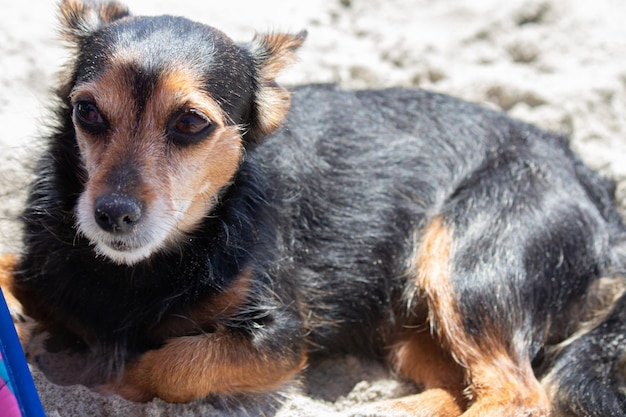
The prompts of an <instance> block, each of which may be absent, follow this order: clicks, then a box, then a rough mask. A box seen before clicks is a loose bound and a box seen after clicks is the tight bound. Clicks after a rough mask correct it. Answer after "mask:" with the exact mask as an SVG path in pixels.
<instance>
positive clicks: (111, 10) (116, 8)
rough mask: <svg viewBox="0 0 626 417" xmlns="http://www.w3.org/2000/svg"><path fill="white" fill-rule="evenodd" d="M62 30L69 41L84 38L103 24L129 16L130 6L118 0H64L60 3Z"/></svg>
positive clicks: (78, 41) (76, 42)
mask: <svg viewBox="0 0 626 417" xmlns="http://www.w3.org/2000/svg"><path fill="white" fill-rule="evenodd" d="M60 14H61V25H62V27H61V32H62V34H63V36H64V37H65V39H66V40H68V41H69V42H72V43H75V44H79V43H80V41H81V40H82V39H84V38H85V37H87V36H89V35H90V34H92V33H93V32H94V31H96V30H98V29H99V28H101V27H102V26H105V25H107V24H109V23H111V22H114V21H116V20H118V19H121V18H123V17H126V16H129V15H130V12H129V10H128V8H127V7H126V6H125V5H124V4H122V3H118V2H116V1H113V0H111V1H106V0H105V1H98V0H63V1H62V2H61V5H60Z"/></svg>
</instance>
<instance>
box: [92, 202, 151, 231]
mask: <svg viewBox="0 0 626 417" xmlns="http://www.w3.org/2000/svg"><path fill="white" fill-rule="evenodd" d="M94 216H95V218H96V223H98V225H99V226H100V228H101V229H102V230H105V231H107V232H109V233H128V232H130V231H131V230H132V229H133V227H135V225H136V224H137V223H138V222H139V220H140V219H141V203H140V202H139V200H137V199H136V198H135V197H132V196H128V195H108V196H104V197H100V198H99V199H97V200H96V204H95V207H94Z"/></svg>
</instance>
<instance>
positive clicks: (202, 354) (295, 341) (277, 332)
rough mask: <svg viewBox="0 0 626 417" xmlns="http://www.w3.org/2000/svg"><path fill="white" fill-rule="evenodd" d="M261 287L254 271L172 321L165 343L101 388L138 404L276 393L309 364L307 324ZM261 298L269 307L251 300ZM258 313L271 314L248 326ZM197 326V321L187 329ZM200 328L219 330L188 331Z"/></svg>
mask: <svg viewBox="0 0 626 417" xmlns="http://www.w3.org/2000/svg"><path fill="white" fill-rule="evenodd" d="M255 284H259V283H258V282H257V281H255V280H254V279H253V275H252V272H251V270H249V269H246V270H244V271H242V273H241V275H240V276H239V277H237V279H235V280H234V282H233V283H231V285H230V286H229V287H228V288H226V289H225V290H224V292H223V293H221V294H220V295H219V296H217V297H214V298H210V299H209V300H207V301H206V302H205V303H200V304H199V305H196V306H194V309H193V310H192V311H190V312H189V316H188V317H187V318H186V319H181V318H180V317H179V316H173V317H171V318H170V319H169V320H166V321H164V322H163V323H162V327H163V329H166V330H165V331H166V332H172V330H173V329H176V330H174V331H173V333H165V334H164V336H163V337H165V340H166V342H165V343H164V345H163V346H162V347H161V348H159V349H155V350H150V351H148V352H146V353H144V354H143V355H141V356H140V357H139V358H138V359H137V360H136V361H134V362H131V363H129V364H128V365H127V367H126V369H125V371H124V374H123V375H122V376H121V378H120V379H119V380H118V381H117V382H113V383H111V384H109V385H107V386H105V387H102V388H101V390H102V391H112V392H115V393H118V394H120V395H122V396H123V397H125V398H127V399H130V400H133V401H148V400H151V399H152V398H153V397H159V398H161V399H164V400H166V401H169V402H186V401H190V400H192V399H195V398H200V397H204V396H207V395H209V394H218V395H228V394H237V393H245V392H256V393H260V392H268V391H272V390H275V389H277V388H279V387H280V386H281V385H283V384H285V383H286V382H288V381H289V380H290V379H292V378H293V377H294V376H295V374H296V373H298V372H299V371H300V370H301V369H302V368H304V366H305V364H306V351H305V349H304V347H303V336H302V334H301V333H302V330H301V327H300V326H301V321H300V319H299V317H297V312H296V311H295V310H291V309H290V308H291V307H289V306H285V303H283V302H281V301H280V300H277V299H275V297H277V295H276V293H271V294H266V295H265V296H261V294H262V293H263V291H264V288H261V289H256V290H255V289H253V288H252V286H253V285H255ZM250 294H254V297H251V296H250ZM285 296H286V295H285ZM256 301H259V302H260V303H261V305H260V306H259V307H256V308H255V307H253V306H252V305H251V304H250V303H254V302H256ZM271 305H273V306H274V307H271ZM256 309H258V311H256ZM246 317H252V318H246ZM254 317H265V319H263V322H262V323H259V322H250V323H248V320H252V321H254V320H255V319H254ZM214 320H217V322H215V321H214ZM257 321H258V320H257ZM189 323H195V324H194V325H192V327H191V328H187V327H185V326H186V325H189ZM211 323H213V324H211ZM287 324H288V325H287ZM195 325H198V326H200V328H212V331H210V332H206V333H201V334H197V335H186V334H189V332H190V331H192V330H193V328H194V326H195ZM196 331H197V330H196ZM167 334H169V335H170V336H166V335H167Z"/></svg>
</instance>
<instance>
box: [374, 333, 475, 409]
mask: <svg viewBox="0 0 626 417" xmlns="http://www.w3.org/2000/svg"><path fill="white" fill-rule="evenodd" d="M404 333H405V334H404V335H402V336H401V337H400V341H399V342H398V343H396V344H395V346H394V347H393V348H392V349H391V354H390V361H391V364H392V366H393V367H394V369H396V370H397V371H398V372H399V373H400V375H402V376H404V377H406V378H409V379H411V380H413V381H415V382H417V383H418V384H420V385H421V386H422V387H423V388H424V392H422V393H420V394H416V395H412V396H408V397H403V398H398V399H394V400H389V401H384V402H382V403H380V404H377V405H376V408H377V409H380V410H392V415H396V414H398V415H411V416H424V417H426V416H428V417H430V416H434V415H437V416H450V417H454V416H459V415H461V413H462V412H463V410H464V408H465V406H466V403H467V401H466V399H465V398H464V397H463V388H464V385H463V378H464V375H463V370H462V369H461V367H460V366H459V365H458V364H457V363H456V362H454V360H453V359H452V357H451V356H450V354H449V353H448V352H446V351H445V350H444V349H443V348H442V347H441V345H440V344H439V343H438V341H436V340H435V339H434V338H433V335H432V334H431V333H430V332H429V331H428V330H425V329H422V330H406V331H405V332H404Z"/></svg>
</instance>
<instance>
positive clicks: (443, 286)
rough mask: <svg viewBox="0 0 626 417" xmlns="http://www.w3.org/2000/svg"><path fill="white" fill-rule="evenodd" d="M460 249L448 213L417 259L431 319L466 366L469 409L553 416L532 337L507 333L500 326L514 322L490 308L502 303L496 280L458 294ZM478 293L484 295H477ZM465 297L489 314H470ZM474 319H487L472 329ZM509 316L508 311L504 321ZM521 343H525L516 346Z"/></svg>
mask: <svg viewBox="0 0 626 417" xmlns="http://www.w3.org/2000/svg"><path fill="white" fill-rule="evenodd" d="M454 250H455V245H454V236H453V230H452V228H451V226H449V225H447V224H446V222H445V221H444V219H443V218H442V217H437V218H435V219H434V220H432V222H431V223H430V224H429V225H428V226H427V227H426V229H425V230H424V232H423V235H422V238H421V240H420V242H419V246H418V250H417V252H416V257H415V260H414V262H415V266H416V269H417V279H416V282H417V286H418V288H419V290H420V291H421V292H422V296H423V297H425V298H426V300H427V303H428V305H429V311H430V322H431V324H432V325H433V327H434V328H435V329H436V330H437V332H438V333H439V335H440V337H441V338H442V341H443V343H444V345H445V346H447V347H448V348H449V349H450V352H451V354H452V356H453V357H454V359H455V360H456V361H457V362H458V363H460V364H461V365H462V366H463V367H464V368H465V371H466V378H467V380H468V382H469V387H468V394H469V396H470V400H471V401H472V404H471V405H470V407H469V409H468V410H467V411H466V412H465V414H463V415H464V416H468V417H469V416H472V417H478V416H481V417H487V416H492V417H513V416H528V417H530V416H533V417H539V416H547V415H548V412H549V401H548V398H547V395H546V393H545V392H544V390H543V388H542V387H541V385H540V384H539V382H538V381H537V379H536V378H535V376H534V374H533V371H532V368H531V363H530V358H529V357H528V356H527V349H528V344H529V343H530V342H529V341H528V340H523V339H521V338H520V340H516V341H514V340H512V338H510V337H509V335H508V334H504V333H505V332H503V331H502V328H501V327H500V326H509V325H510V326H512V324H510V323H502V324H500V323H493V322H490V320H489V318H488V317H487V310H490V309H494V308H500V307H502V306H500V305H498V303H500V301H499V300H498V297H499V295H500V294H499V293H497V292H496V290H494V289H492V288H490V287H489V286H488V285H486V284H490V283H485V282H480V281H478V278H476V279H477V281H476V282H471V283H469V285H468V288H466V290H467V291H466V292H465V293H463V296H464V298H460V297H459V296H458V293H459V291H460V290H459V288H456V287H455V285H461V284H459V280H457V281H455V280H454V277H453V276H452V274H454V273H457V272H458V269H456V270H455V268H454V265H453V264H452V257H453V251H454ZM505 284H506V282H503V283H502V285H505ZM472 291H475V292H476V293H472ZM481 291H482V293H481ZM477 293H480V295H479V296H476V298H475V299H473V298H472V297H473V296H474V295H475V294H477ZM459 299H461V300H462V302H463V303H465V304H464V307H466V310H465V311H469V309H470V308H473V310H472V314H479V315H480V312H479V310H480V309H481V308H482V309H484V310H485V317H467V316H464V315H463V314H462V312H461V308H460V305H459V304H460V303H459ZM485 302H489V303H492V304H484V303H485ZM468 305H469V306H470V307H467V306H468ZM512 308H514V307H512ZM510 314H511V316H513V317H516V314H517V313H516V312H515V311H511V313H510ZM468 320H475V322H477V323H480V324H482V326H480V327H479V328H477V329H476V332H477V333H472V332H471V331H470V330H471V328H470V327H469V326H468V324H467V323H468ZM507 320H508V319H507V318H506V317H503V321H507ZM511 321H512V322H513V319H511ZM515 343H518V344H519V346H514V344H515ZM416 366H417V365H416ZM434 414H435V415H438V414H437V413H434ZM446 415H448V414H446Z"/></svg>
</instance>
